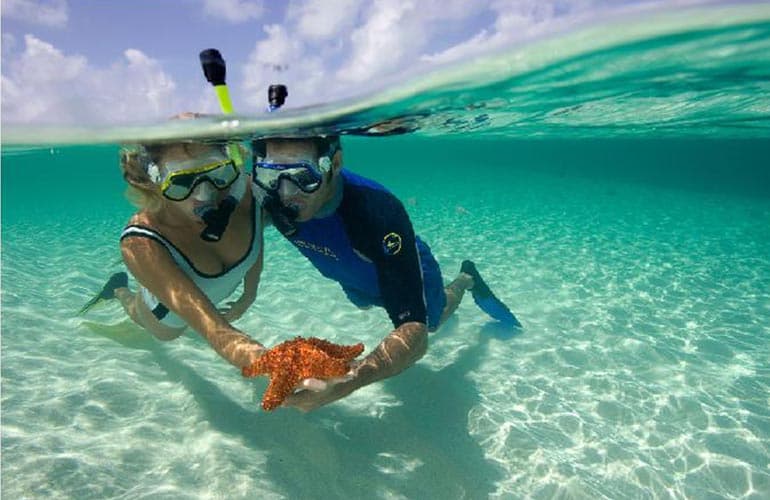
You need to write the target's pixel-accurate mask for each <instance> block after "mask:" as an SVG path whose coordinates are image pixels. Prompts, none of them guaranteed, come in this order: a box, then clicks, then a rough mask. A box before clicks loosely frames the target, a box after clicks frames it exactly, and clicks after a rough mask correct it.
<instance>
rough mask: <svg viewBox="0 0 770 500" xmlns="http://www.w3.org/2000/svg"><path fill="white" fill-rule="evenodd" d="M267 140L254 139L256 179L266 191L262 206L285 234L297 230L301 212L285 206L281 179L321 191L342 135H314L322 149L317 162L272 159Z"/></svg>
mask: <svg viewBox="0 0 770 500" xmlns="http://www.w3.org/2000/svg"><path fill="white" fill-rule="evenodd" d="M267 140H268V139H257V140H255V141H253V142H252V153H253V158H254V162H253V164H252V181H253V182H254V183H255V184H256V185H257V186H258V187H260V188H262V190H263V191H264V193H265V195H264V197H263V199H262V207H263V208H264V209H265V210H267V211H268V213H270V215H271V217H272V219H273V224H274V225H275V227H276V228H277V229H278V230H279V231H281V232H282V233H283V234H284V235H286V236H290V235H291V234H293V233H294V232H295V231H296V226H295V221H296V219H297V215H298V214H297V211H296V209H294V208H293V207H287V206H285V205H284V204H283V202H282V201H281V198H280V196H279V194H278V191H279V189H280V187H281V183H282V182H288V183H290V184H292V185H293V186H295V187H296V188H297V189H299V190H300V191H302V192H303V193H306V194H312V193H314V192H316V191H318V189H319V188H320V187H321V185H322V184H323V183H324V182H328V181H329V179H331V170H332V158H334V155H335V154H336V153H337V151H339V150H340V139H339V136H336V135H333V136H326V137H314V138H313V139H312V140H313V141H314V142H315V143H316V151H318V152H319V160H318V164H317V165H316V164H314V163H311V162H305V161H302V162H294V163H276V162H272V161H269V158H268V157H267V144H266V141H267Z"/></svg>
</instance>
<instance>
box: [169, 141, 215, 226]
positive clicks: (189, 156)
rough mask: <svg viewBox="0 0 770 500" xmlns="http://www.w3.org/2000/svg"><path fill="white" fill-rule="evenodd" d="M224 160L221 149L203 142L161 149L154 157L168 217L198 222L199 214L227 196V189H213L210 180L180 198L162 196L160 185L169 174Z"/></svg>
mask: <svg viewBox="0 0 770 500" xmlns="http://www.w3.org/2000/svg"><path fill="white" fill-rule="evenodd" d="M227 160H228V158H227V156H226V155H225V154H224V152H223V151H222V150H221V149H220V148H217V147H215V146H209V145H205V144H179V145H174V146H171V147H169V148H167V149H165V150H164V151H163V152H162V153H161V154H160V155H159V156H158V157H157V159H156V164H157V165H158V169H159V173H160V182H159V183H157V184H158V194H159V195H160V196H161V197H162V198H163V210H164V212H166V213H167V214H168V215H171V216H172V217H184V218H187V219H192V220H195V221H196V222H200V223H202V219H201V215H202V214H203V213H204V212H205V211H206V210H207V209H213V208H216V207H217V206H218V205H219V204H220V203H221V201H222V200H223V199H224V198H225V197H226V196H227V195H228V193H229V189H222V190H220V189H217V188H216V187H215V186H214V185H213V184H212V183H211V182H209V181H203V182H200V183H198V184H197V185H196V186H195V187H194V188H193V189H192V191H191V192H190V193H189V195H188V196H186V197H185V198H184V199H182V200H178V201H177V200H173V199H169V198H168V197H166V196H164V195H163V194H162V193H161V192H160V190H161V184H162V183H163V181H164V180H166V179H167V178H168V176H169V175H170V174H173V173H174V172H179V171H182V170H190V169H193V170H194V169H195V168H196V167H200V166H204V165H208V164H212V163H216V162H220V161H221V162H226V161H227Z"/></svg>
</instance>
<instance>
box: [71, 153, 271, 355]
mask: <svg viewBox="0 0 770 500" xmlns="http://www.w3.org/2000/svg"><path fill="white" fill-rule="evenodd" d="M228 146H229V145H227V144H209V143H200V142H199V143H195V142H177V143H157V144H144V145H135V146H126V147H123V148H122V150H121V157H120V159H121V161H120V166H121V169H122V171H123V177H124V179H125V180H126V182H127V183H128V191H127V195H128V197H129V199H131V200H132V201H133V202H134V203H135V204H136V205H137V206H138V208H139V210H138V211H137V212H136V213H135V214H134V215H133V216H132V217H131V219H130V220H129V223H128V225H127V226H126V228H125V229H124V230H123V233H122V235H121V237H120V247H121V251H122V254H123V260H124V262H125V264H126V266H127V267H128V270H129V271H130V272H131V274H132V275H133V276H134V278H136V280H137V281H138V282H139V284H140V287H139V290H138V291H137V292H132V291H130V290H129V288H128V276H127V274H126V273H124V272H122V273H116V274H114V275H113V276H112V277H111V278H110V279H109V280H108V281H107V284H106V285H105V286H104V287H103V289H102V290H101V292H100V293H99V294H97V296H96V297H94V299H92V300H91V301H90V302H89V303H88V304H86V306H84V307H83V309H82V310H81V312H85V311H86V310H88V309H89V308H90V307H91V306H93V305H94V304H96V303H97V302H100V301H102V300H111V299H115V298H117V299H118V300H119V301H120V303H121V304H122V306H123V308H124V309H125V311H126V313H127V314H128V316H129V317H130V318H131V319H132V320H134V322H136V323H137V324H139V325H140V326H142V327H144V328H145V329H146V330H147V331H149V332H150V333H152V334H153V335H154V336H155V337H157V338H158V339H161V340H172V339H175V338H177V337H179V336H180V335H181V334H182V333H183V331H184V330H185V328H186V327H188V326H189V327H191V328H192V329H193V330H195V331H197V332H198V333H200V334H201V335H202V336H203V337H204V338H205V339H206V340H207V341H208V342H209V344H211V346H212V347H213V348H214V350H215V351H216V352H217V353H218V354H219V355H221V356H222V357H223V358H225V359H226V360H227V361H228V362H230V363H231V364H232V365H234V366H236V367H239V368H242V367H245V366H248V365H250V364H252V363H253V362H254V361H256V359H257V358H258V357H259V356H260V355H261V354H262V353H263V351H264V348H263V347H262V345H261V344H259V343H258V342H256V341H254V340H252V339H251V338H250V337H248V336H247V335H245V334H244V333H243V332H241V331H239V330H238V329H236V328H235V327H233V326H232V325H231V324H230V322H231V321H234V320H236V319H237V318H239V317H240V316H241V315H242V314H243V313H244V312H245V311H246V310H247V309H248V307H249V306H250V305H251V304H252V303H253V302H254V300H255V298H256V295H257V286H258V284H259V277H260V274H261V272H262V255H263V252H262V229H263V224H262V210H261V208H260V206H259V204H258V203H257V202H256V200H255V198H254V196H253V194H252V183H251V182H249V179H248V175H247V174H245V173H244V172H243V171H242V167H241V165H239V163H240V162H239V161H237V160H236V159H233V158H232V155H231V154H230V152H229V148H228ZM241 282H243V294H242V295H241V296H240V298H238V299H237V300H235V301H233V302H230V303H228V304H227V305H226V306H225V307H224V308H223V309H222V310H217V308H216V306H215V304H217V303H219V302H221V301H223V300H225V299H227V298H228V297H229V296H230V295H231V294H232V293H233V292H234V291H235V289H236V288H237V287H238V285H239V284H241Z"/></svg>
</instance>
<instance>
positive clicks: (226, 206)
mask: <svg viewBox="0 0 770 500" xmlns="http://www.w3.org/2000/svg"><path fill="white" fill-rule="evenodd" d="M200 60H201V66H202V67H203V74H204V75H205V76H206V80H208V81H209V83H211V84H212V85H213V86H214V90H215V91H216V93H217V98H218V99H219V106H220V107H221V108H222V112H223V113H224V114H226V115H230V114H232V113H233V103H232V102H230V93H229V92H228V91H227V85H226V84H225V73H226V69H225V60H224V59H222V54H220V53H219V51H218V50H217V49H206V50H204V51H202V52H201V53H200ZM226 148H227V156H229V158H230V160H232V161H233V163H235V165H236V166H237V167H238V168H239V169H240V168H242V167H243V158H242V157H241V150H240V149H239V148H238V144H237V142H233V141H229V142H228V143H227V146H226ZM241 182H245V181H243V177H241ZM234 189H236V192H235V193H234V192H233V191H231V192H230V194H229V195H228V196H227V197H225V199H224V200H222V201H221V202H220V203H219V204H218V205H217V207H216V208H210V207H202V208H201V211H200V213H197V215H198V216H199V217H200V218H201V219H202V220H203V222H204V224H205V227H204V228H203V231H201V234H200V237H201V238H202V239H203V240H205V241H209V242H216V241H219V240H220V239H221V238H222V234H224V232H225V229H227V224H228V223H229V221H230V215H231V214H232V213H233V211H234V210H235V208H236V206H237V205H238V203H240V200H241V198H242V197H243V195H244V194H245V192H246V185H245V184H242V185H241V187H240V188H234ZM238 189H239V190H240V194H237V192H238V191H237V190H238Z"/></svg>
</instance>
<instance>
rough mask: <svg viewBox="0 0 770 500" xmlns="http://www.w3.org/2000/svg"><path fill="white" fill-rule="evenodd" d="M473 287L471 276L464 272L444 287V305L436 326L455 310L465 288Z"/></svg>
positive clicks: (442, 322)
mask: <svg viewBox="0 0 770 500" xmlns="http://www.w3.org/2000/svg"><path fill="white" fill-rule="evenodd" d="M471 288H473V278H471V277H470V276H469V275H467V274H465V273H460V274H458V275H457V278H455V279H454V281H453V282H451V283H450V284H449V285H447V286H446V288H444V294H445V295H446V305H445V306H444V310H443V311H442V313H441V319H440V320H439V324H438V325H437V327H438V326H441V325H443V324H444V322H445V321H446V320H447V319H448V318H449V316H451V315H452V313H454V312H455V310H456V309H457V306H459V305H460V302H462V300H463V296H464V295H465V291H466V290H470V289H471Z"/></svg>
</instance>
